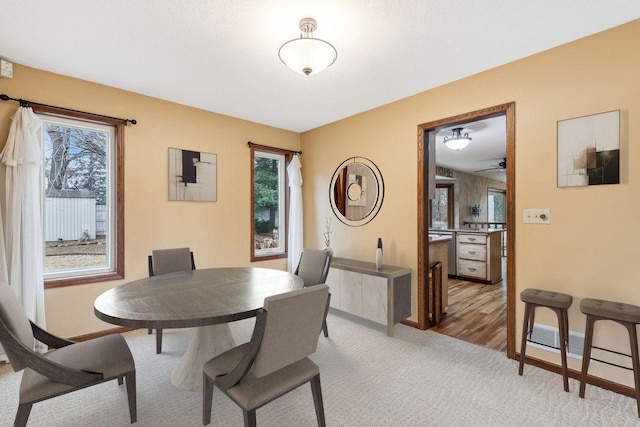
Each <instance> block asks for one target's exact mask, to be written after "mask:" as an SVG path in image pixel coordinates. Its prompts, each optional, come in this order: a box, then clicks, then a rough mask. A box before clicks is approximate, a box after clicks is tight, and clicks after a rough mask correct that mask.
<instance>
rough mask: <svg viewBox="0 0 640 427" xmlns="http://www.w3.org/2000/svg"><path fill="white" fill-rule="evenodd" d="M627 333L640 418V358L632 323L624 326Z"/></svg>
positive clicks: (634, 326) (634, 327) (636, 336)
mask: <svg viewBox="0 0 640 427" xmlns="http://www.w3.org/2000/svg"><path fill="white" fill-rule="evenodd" d="M624 325H625V326H626V327H627V330H628V331H629V343H630V344H631V360H632V362H633V379H634V380H635V385H636V406H637V407H638V417H640V358H639V356H638V335H637V331H636V325H635V324H633V323H625V324H624Z"/></svg>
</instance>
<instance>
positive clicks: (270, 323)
mask: <svg viewBox="0 0 640 427" xmlns="http://www.w3.org/2000/svg"><path fill="white" fill-rule="evenodd" d="M328 298H329V287H328V286H327V285H318V286H312V287H308V288H302V289H298V290H295V291H291V292H286V293H284V294H280V295H275V296H272V297H268V298H266V299H265V303H264V309H263V310H261V311H260V312H258V315H257V317H256V325H255V327H254V331H253V336H252V337H251V340H250V341H249V342H248V343H245V344H242V345H240V346H238V347H234V348H232V349H231V350H229V351H226V352H224V353H222V354H220V355H218V356H216V357H214V358H213V359H211V360H210V361H209V362H207V363H206V364H205V365H204V385H205V387H204V390H203V418H202V422H203V424H205V425H207V424H209V422H210V421H211V404H212V398H213V386H214V385H215V386H216V387H218V388H219V389H220V390H222V391H223V392H224V393H225V394H226V395H227V396H228V397H229V398H230V399H231V400H233V401H234V402H235V403H236V404H237V405H238V406H240V407H241V408H242V410H243V414H244V421H245V426H254V425H255V424H256V409H258V408H260V407H262V406H263V405H266V404H267V403H269V402H271V401H272V400H274V399H276V398H278V397H280V396H282V395H284V394H286V393H288V392H289V391H291V390H293V389H295V388H297V387H299V386H301V385H303V384H305V383H307V382H309V383H310V384H311V391H312V395H313V401H314V406H315V410H316V419H317V421H318V425H319V426H324V425H325V420H324V407H323V403H322V390H321V387H320V369H319V368H318V366H317V365H316V364H315V363H313V362H312V361H311V359H309V358H308V356H310V355H311V354H313V353H315V351H316V349H317V346H318V336H319V335H320V329H321V327H322V321H323V319H324V314H325V307H326V304H327V299H328Z"/></svg>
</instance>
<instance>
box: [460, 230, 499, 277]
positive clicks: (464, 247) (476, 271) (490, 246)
mask: <svg viewBox="0 0 640 427" xmlns="http://www.w3.org/2000/svg"><path fill="white" fill-rule="evenodd" d="M456 238H457V276H459V277H462V278H465V279H468V280H473V281H478V282H484V283H492V284H494V283H498V282H500V281H501V280H502V251H501V245H502V242H501V235H500V231H487V232H464V231H459V232H458V233H457V237H456Z"/></svg>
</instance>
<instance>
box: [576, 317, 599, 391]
mask: <svg viewBox="0 0 640 427" xmlns="http://www.w3.org/2000/svg"><path fill="white" fill-rule="evenodd" d="M595 322H596V319H595V318H594V317H592V316H589V315H587V326H586V329H585V331H584V350H583V351H582V371H581V372H580V393H578V395H579V396H580V397H584V391H585V388H586V386H587V371H588V370H589V362H590V360H591V343H592V342H593V326H594V323H595Z"/></svg>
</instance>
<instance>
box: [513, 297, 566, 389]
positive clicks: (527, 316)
mask: <svg viewBox="0 0 640 427" xmlns="http://www.w3.org/2000/svg"><path fill="white" fill-rule="evenodd" d="M520 300H522V302H524V304H525V305H524V321H523V325H522V344H521V345H520V368H519V370H518V374H519V375H522V371H523V370H524V355H525V351H526V347H527V335H528V336H529V340H531V335H532V334H533V323H534V319H535V314H536V313H535V310H536V308H537V307H547V308H548V309H550V310H553V311H554V312H555V313H556V315H557V316H558V330H559V332H560V356H561V358H562V380H563V382H564V391H569V378H568V375H567V346H568V344H569V317H568V315H567V309H568V308H569V307H571V303H572V302H573V297H572V296H571V295H567V294H561V293H559V292H551V291H544V290H541V289H525V290H524V291H522V292H521V293H520Z"/></svg>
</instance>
